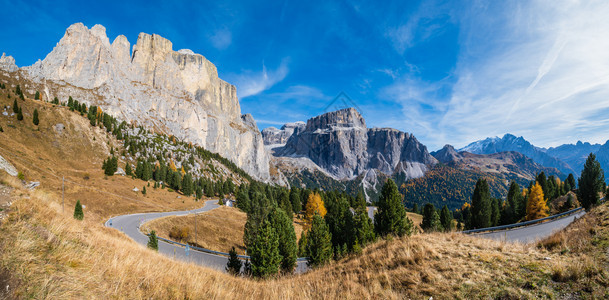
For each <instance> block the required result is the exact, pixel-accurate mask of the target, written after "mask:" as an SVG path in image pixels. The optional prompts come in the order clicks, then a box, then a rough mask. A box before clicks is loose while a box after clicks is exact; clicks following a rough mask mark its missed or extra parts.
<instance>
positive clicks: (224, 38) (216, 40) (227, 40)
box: [209, 28, 233, 50]
mask: <svg viewBox="0 0 609 300" xmlns="http://www.w3.org/2000/svg"><path fill="white" fill-rule="evenodd" d="M209 39H210V41H211V44H212V45H213V46H214V48H216V49H218V50H224V49H226V48H228V46H230V44H231V43H232V41H233V35H232V33H231V32H230V30H228V29H226V28H222V29H218V30H216V31H214V34H213V35H212V36H210V37H209Z"/></svg>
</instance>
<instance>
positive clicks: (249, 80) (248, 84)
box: [232, 59, 289, 99]
mask: <svg viewBox="0 0 609 300" xmlns="http://www.w3.org/2000/svg"><path fill="white" fill-rule="evenodd" d="M288 72H289V69H288V59H283V60H282V61H281V64H280V65H279V67H277V69H275V70H268V69H267V68H266V65H265V64H264V63H263V64H262V71H260V72H252V71H245V72H243V74H240V75H237V76H235V78H234V79H233V80H232V81H233V82H235V84H236V86H237V95H238V96H239V98H241V99H243V98H246V97H249V96H253V95H257V94H259V93H261V92H263V91H266V90H268V89H269V88H271V87H272V86H273V85H275V84H276V83H278V82H280V81H282V80H283V79H284V78H285V77H286V76H287V75H288Z"/></svg>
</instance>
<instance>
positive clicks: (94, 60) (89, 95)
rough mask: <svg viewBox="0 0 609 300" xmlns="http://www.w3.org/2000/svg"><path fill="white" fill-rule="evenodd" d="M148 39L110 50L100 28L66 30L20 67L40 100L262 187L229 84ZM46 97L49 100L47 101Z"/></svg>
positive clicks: (203, 62)
mask: <svg viewBox="0 0 609 300" xmlns="http://www.w3.org/2000/svg"><path fill="white" fill-rule="evenodd" d="M172 47H173V45H172V43H171V42H170V41H169V40H167V39H165V38H163V37H161V36H159V35H156V34H152V35H150V34H146V33H141V34H140V35H139V36H138V40H137V43H136V44H135V45H134V46H133V50H132V51H131V50H130V43H129V41H128V40H127V38H126V37H125V36H122V35H121V36H118V37H117V38H116V39H114V41H113V42H112V43H110V41H109V39H108V37H107V36H106V29H105V28H104V27H103V26H101V25H95V26H93V28H91V29H87V27H85V26H84V25H83V24H80V23H78V24H74V25H72V26H70V27H69V28H68V29H67V30H66V33H65V35H64V37H63V38H62V39H61V40H60V41H59V43H58V44H57V46H55V48H54V49H53V51H52V52H51V53H49V54H48V55H47V57H46V58H45V59H44V60H42V61H38V62H36V63H35V64H34V65H32V66H30V67H25V68H23V69H24V70H25V71H26V72H27V74H28V75H29V77H30V78H31V79H32V80H34V81H37V82H39V83H43V84H45V85H46V84H49V85H50V84H54V85H55V86H54V88H53V89H47V88H45V89H43V90H44V91H45V93H47V95H45V96H46V99H53V97H55V96H57V97H58V98H60V99H66V98H67V97H68V96H72V97H74V98H75V99H78V100H79V101H81V102H85V103H87V104H89V105H91V104H94V105H98V106H100V107H101V108H102V109H103V110H105V111H107V112H109V113H111V114H112V115H114V116H116V117H118V118H119V119H122V120H125V121H128V122H134V123H137V124H138V125H145V126H147V127H150V128H154V129H155V130H157V131H160V132H163V133H167V134H171V135H174V136H176V137H177V138H179V139H183V140H186V141H190V142H193V143H195V144H199V145H201V146H203V147H204V148H206V149H208V150H210V151H212V152H217V153H220V154H221V155H222V156H225V157H227V158H228V159H230V160H232V161H233V162H235V163H236V164H237V165H238V166H239V167H241V168H243V169H244V170H245V171H246V172H248V173H249V174H251V175H252V176H253V177H255V178H257V179H260V180H264V181H268V180H269V179H270V174H269V154H268V152H267V151H266V150H265V148H264V144H263V139H262V135H261V134H260V131H259V130H258V128H257V126H256V123H255V122H254V120H253V118H252V117H251V116H250V115H243V116H242V115H241V109H240V106H239V101H238V99H237V92H236V89H235V87H234V86H233V85H231V84H229V83H227V82H225V81H223V80H221V79H220V78H218V71H217V69H216V67H215V66H214V65H213V64H212V63H211V62H210V61H208V60H207V59H206V58H205V57H203V56H202V55H199V54H195V53H193V52H192V51H190V50H180V51H174V50H173V48H172ZM51 93H54V94H51Z"/></svg>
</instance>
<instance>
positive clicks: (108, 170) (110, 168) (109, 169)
mask: <svg viewBox="0 0 609 300" xmlns="http://www.w3.org/2000/svg"><path fill="white" fill-rule="evenodd" d="M104 167H105V168H104V174H106V175H107V176H112V175H114V173H116V171H117V170H118V158H116V157H115V156H112V157H111V158H108V160H107V161H106V164H105V165H104Z"/></svg>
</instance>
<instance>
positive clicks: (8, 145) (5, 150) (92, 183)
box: [0, 74, 203, 222]
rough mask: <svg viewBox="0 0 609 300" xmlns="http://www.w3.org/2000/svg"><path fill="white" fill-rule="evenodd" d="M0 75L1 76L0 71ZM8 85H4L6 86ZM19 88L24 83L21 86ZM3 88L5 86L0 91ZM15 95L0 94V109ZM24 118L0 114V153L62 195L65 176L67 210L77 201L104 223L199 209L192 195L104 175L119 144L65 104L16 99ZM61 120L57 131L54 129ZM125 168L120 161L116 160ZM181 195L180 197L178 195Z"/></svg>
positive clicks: (47, 187)
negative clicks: (36, 118) (37, 117)
mask: <svg viewBox="0 0 609 300" xmlns="http://www.w3.org/2000/svg"><path fill="white" fill-rule="evenodd" d="M0 75H1V74H0ZM1 77H2V76H0V78H1ZM8 87H9V84H7V89H8ZM22 87H23V84H22ZM1 91H6V90H1ZM13 100H14V96H11V98H10V99H7V98H6V94H5V92H3V93H2V95H1V96H0V107H4V106H5V105H10V106H12V105H13ZM18 103H19V105H20V106H21V107H22V109H23V114H24V120H23V121H17V119H16V117H12V118H7V117H2V118H0V126H2V128H3V130H4V132H0V155H1V156H2V157H4V158H5V159H7V160H8V161H9V162H11V163H12V164H13V165H14V166H15V167H16V168H17V169H18V170H19V171H21V172H23V173H24V174H25V178H26V180H32V181H40V182H41V187H42V188H44V189H45V190H46V191H47V192H49V193H52V194H54V195H55V197H61V193H62V177H65V179H66V181H65V206H66V210H70V209H71V208H73V207H74V204H75V203H76V201H77V200H81V203H82V204H83V205H85V214H87V213H93V214H91V216H95V217H96V218H98V219H97V221H99V222H103V221H105V220H106V219H108V218H109V217H111V216H114V215H118V214H125V213H136V212H152V211H170V210H183V209H192V208H196V207H201V206H202V205H203V204H202V203H197V202H195V201H194V198H192V197H184V196H181V195H178V194H177V193H175V192H168V191H167V190H166V189H156V190H155V189H153V188H152V187H147V188H146V189H147V195H146V196H144V195H142V194H141V193H137V192H133V191H132V190H133V188H134V187H137V188H138V189H140V190H141V189H142V187H143V186H144V185H147V183H146V182H144V181H142V180H134V179H131V178H127V177H122V176H110V177H107V176H104V174H103V171H102V170H101V165H102V161H103V160H105V159H106V158H107V157H108V156H109V155H110V153H109V152H110V147H114V149H117V148H118V149H120V147H119V145H120V144H119V143H118V142H117V141H116V140H115V139H114V138H113V137H112V136H110V135H108V134H107V133H106V132H105V130H103V129H100V128H98V127H92V126H90V124H89V121H88V120H87V119H86V118H85V117H82V116H80V115H78V114H77V113H75V112H71V111H69V109H68V108H67V107H61V106H55V105H53V104H50V103H46V102H42V101H36V100H32V99H29V98H26V99H25V100H18ZM35 108H36V109H38V112H39V115H40V125H39V126H35V125H34V124H32V113H33V111H34V109H35ZM57 124H63V125H64V126H65V128H64V129H63V131H62V133H59V132H58V131H57V130H56V129H55V128H54V127H55V125H57ZM119 166H120V167H124V162H119ZM178 196H180V198H178Z"/></svg>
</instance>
